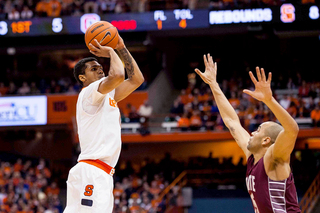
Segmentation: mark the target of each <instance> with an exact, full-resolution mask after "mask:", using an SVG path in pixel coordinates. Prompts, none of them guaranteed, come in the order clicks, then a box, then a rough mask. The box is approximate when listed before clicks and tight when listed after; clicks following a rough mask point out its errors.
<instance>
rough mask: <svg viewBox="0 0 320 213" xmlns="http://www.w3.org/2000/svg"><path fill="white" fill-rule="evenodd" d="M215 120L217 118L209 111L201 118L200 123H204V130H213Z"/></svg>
mask: <svg viewBox="0 0 320 213" xmlns="http://www.w3.org/2000/svg"><path fill="white" fill-rule="evenodd" d="M216 120H217V116H216V115H214V114H213V113H212V112H210V111H207V112H205V114H204V116H202V122H203V123H204V126H205V128H206V130H214V126H215V125H216Z"/></svg>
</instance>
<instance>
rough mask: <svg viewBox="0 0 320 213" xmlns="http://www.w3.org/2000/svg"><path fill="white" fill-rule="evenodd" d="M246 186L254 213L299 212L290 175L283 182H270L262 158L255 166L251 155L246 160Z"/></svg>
mask: <svg viewBox="0 0 320 213" xmlns="http://www.w3.org/2000/svg"><path fill="white" fill-rule="evenodd" d="M246 184H247V189H248V192H249V194H250V197H251V200H252V205H253V208H254V211H255V213H297V212H301V210H300V208H299V205H298V198H297V191H296V187H295V185H294V180H293V175H292V173H290V176H289V177H288V178H287V179H285V180H283V181H274V180H271V179H270V178H269V177H268V176H267V174H266V172H265V169H264V164H263V158H261V159H260V160H259V161H258V162H257V163H256V165H254V157H253V155H251V156H250V157H249V158H248V163H247V174H246Z"/></svg>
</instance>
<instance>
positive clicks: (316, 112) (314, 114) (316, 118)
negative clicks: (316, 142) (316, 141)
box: [311, 104, 320, 127]
mask: <svg viewBox="0 0 320 213" xmlns="http://www.w3.org/2000/svg"><path fill="white" fill-rule="evenodd" d="M311 119H312V124H313V126H314V127H320V106H319V104H317V105H316V106H315V108H314V109H313V110H312V111H311Z"/></svg>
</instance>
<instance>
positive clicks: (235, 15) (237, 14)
mask: <svg viewBox="0 0 320 213" xmlns="http://www.w3.org/2000/svg"><path fill="white" fill-rule="evenodd" d="M270 21H272V10H271V9H270V8H257V9H246V10H219V11H210V13H209V22H210V24H232V23H251V22H270Z"/></svg>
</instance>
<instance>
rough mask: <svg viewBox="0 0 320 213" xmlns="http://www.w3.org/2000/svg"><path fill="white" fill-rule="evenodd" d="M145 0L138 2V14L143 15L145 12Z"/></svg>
mask: <svg viewBox="0 0 320 213" xmlns="http://www.w3.org/2000/svg"><path fill="white" fill-rule="evenodd" d="M147 2H148V1H147V0H138V12H139V13H144V12H146V10H147V9H146V8H147Z"/></svg>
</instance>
